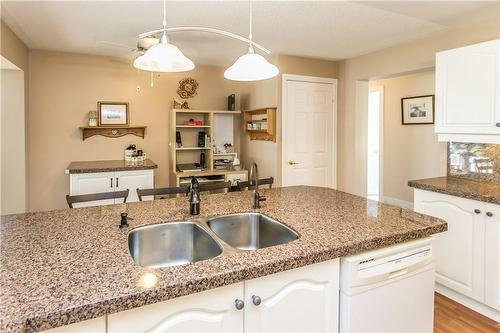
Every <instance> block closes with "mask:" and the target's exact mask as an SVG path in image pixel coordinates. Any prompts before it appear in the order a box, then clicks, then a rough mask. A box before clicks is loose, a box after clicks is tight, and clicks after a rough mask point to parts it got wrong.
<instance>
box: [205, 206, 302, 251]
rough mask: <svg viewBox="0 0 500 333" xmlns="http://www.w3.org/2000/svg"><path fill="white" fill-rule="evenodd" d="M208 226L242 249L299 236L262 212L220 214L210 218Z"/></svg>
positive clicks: (226, 240) (265, 245)
mask: <svg viewBox="0 0 500 333" xmlns="http://www.w3.org/2000/svg"><path fill="white" fill-rule="evenodd" d="M208 226H209V227H210V229H211V230H212V231H213V232H214V233H215V234H216V235H217V236H218V237H220V238H221V239H222V240H223V241H225V242H226V243H228V244H229V245H231V246H232V247H236V248H238V249H240V250H256V249H262V248H265V247H270V246H275V245H280V244H285V243H288V242H291V241H293V240H296V239H298V238H299V235H298V234H297V233H296V232H295V231H293V230H292V229H290V228H288V227H287V226H285V225H284V224H282V223H280V222H278V221H276V220H274V219H272V218H270V217H268V216H266V215H263V214H260V213H242V214H233V215H224V216H218V217H214V218H211V219H209V220H208Z"/></svg>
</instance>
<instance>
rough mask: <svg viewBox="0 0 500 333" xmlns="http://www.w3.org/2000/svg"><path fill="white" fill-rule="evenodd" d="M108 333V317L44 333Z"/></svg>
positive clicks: (44, 332)
mask: <svg viewBox="0 0 500 333" xmlns="http://www.w3.org/2000/svg"><path fill="white" fill-rule="evenodd" d="M69 332H71V333H106V316H102V317H99V318H94V319H89V320H85V321H80V322H78V323H74V324H70V325H65V326H60V327H56V328H52V329H50V330H46V331H43V333H69Z"/></svg>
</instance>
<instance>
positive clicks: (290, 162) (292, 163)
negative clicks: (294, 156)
mask: <svg viewBox="0 0 500 333" xmlns="http://www.w3.org/2000/svg"><path fill="white" fill-rule="evenodd" d="M288 164H289V165H295V164H299V162H295V161H293V160H288Z"/></svg>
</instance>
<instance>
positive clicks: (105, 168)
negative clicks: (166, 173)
mask: <svg viewBox="0 0 500 333" xmlns="http://www.w3.org/2000/svg"><path fill="white" fill-rule="evenodd" d="M157 167H158V165H156V163H155V162H153V161H151V160H150V159H149V158H148V159H146V160H145V161H143V162H125V160H109V161H77V162H71V163H70V164H69V165H68V167H67V169H66V172H67V173H70V174H72V173H93V172H113V171H132V170H148V169H156V168H157Z"/></svg>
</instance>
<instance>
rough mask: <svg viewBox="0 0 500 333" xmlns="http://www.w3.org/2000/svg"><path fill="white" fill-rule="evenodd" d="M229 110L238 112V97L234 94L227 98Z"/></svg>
mask: <svg viewBox="0 0 500 333" xmlns="http://www.w3.org/2000/svg"><path fill="white" fill-rule="evenodd" d="M227 109H228V110H229V111H235V110H236V96H235V95H234V94H231V95H229V96H227Z"/></svg>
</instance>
